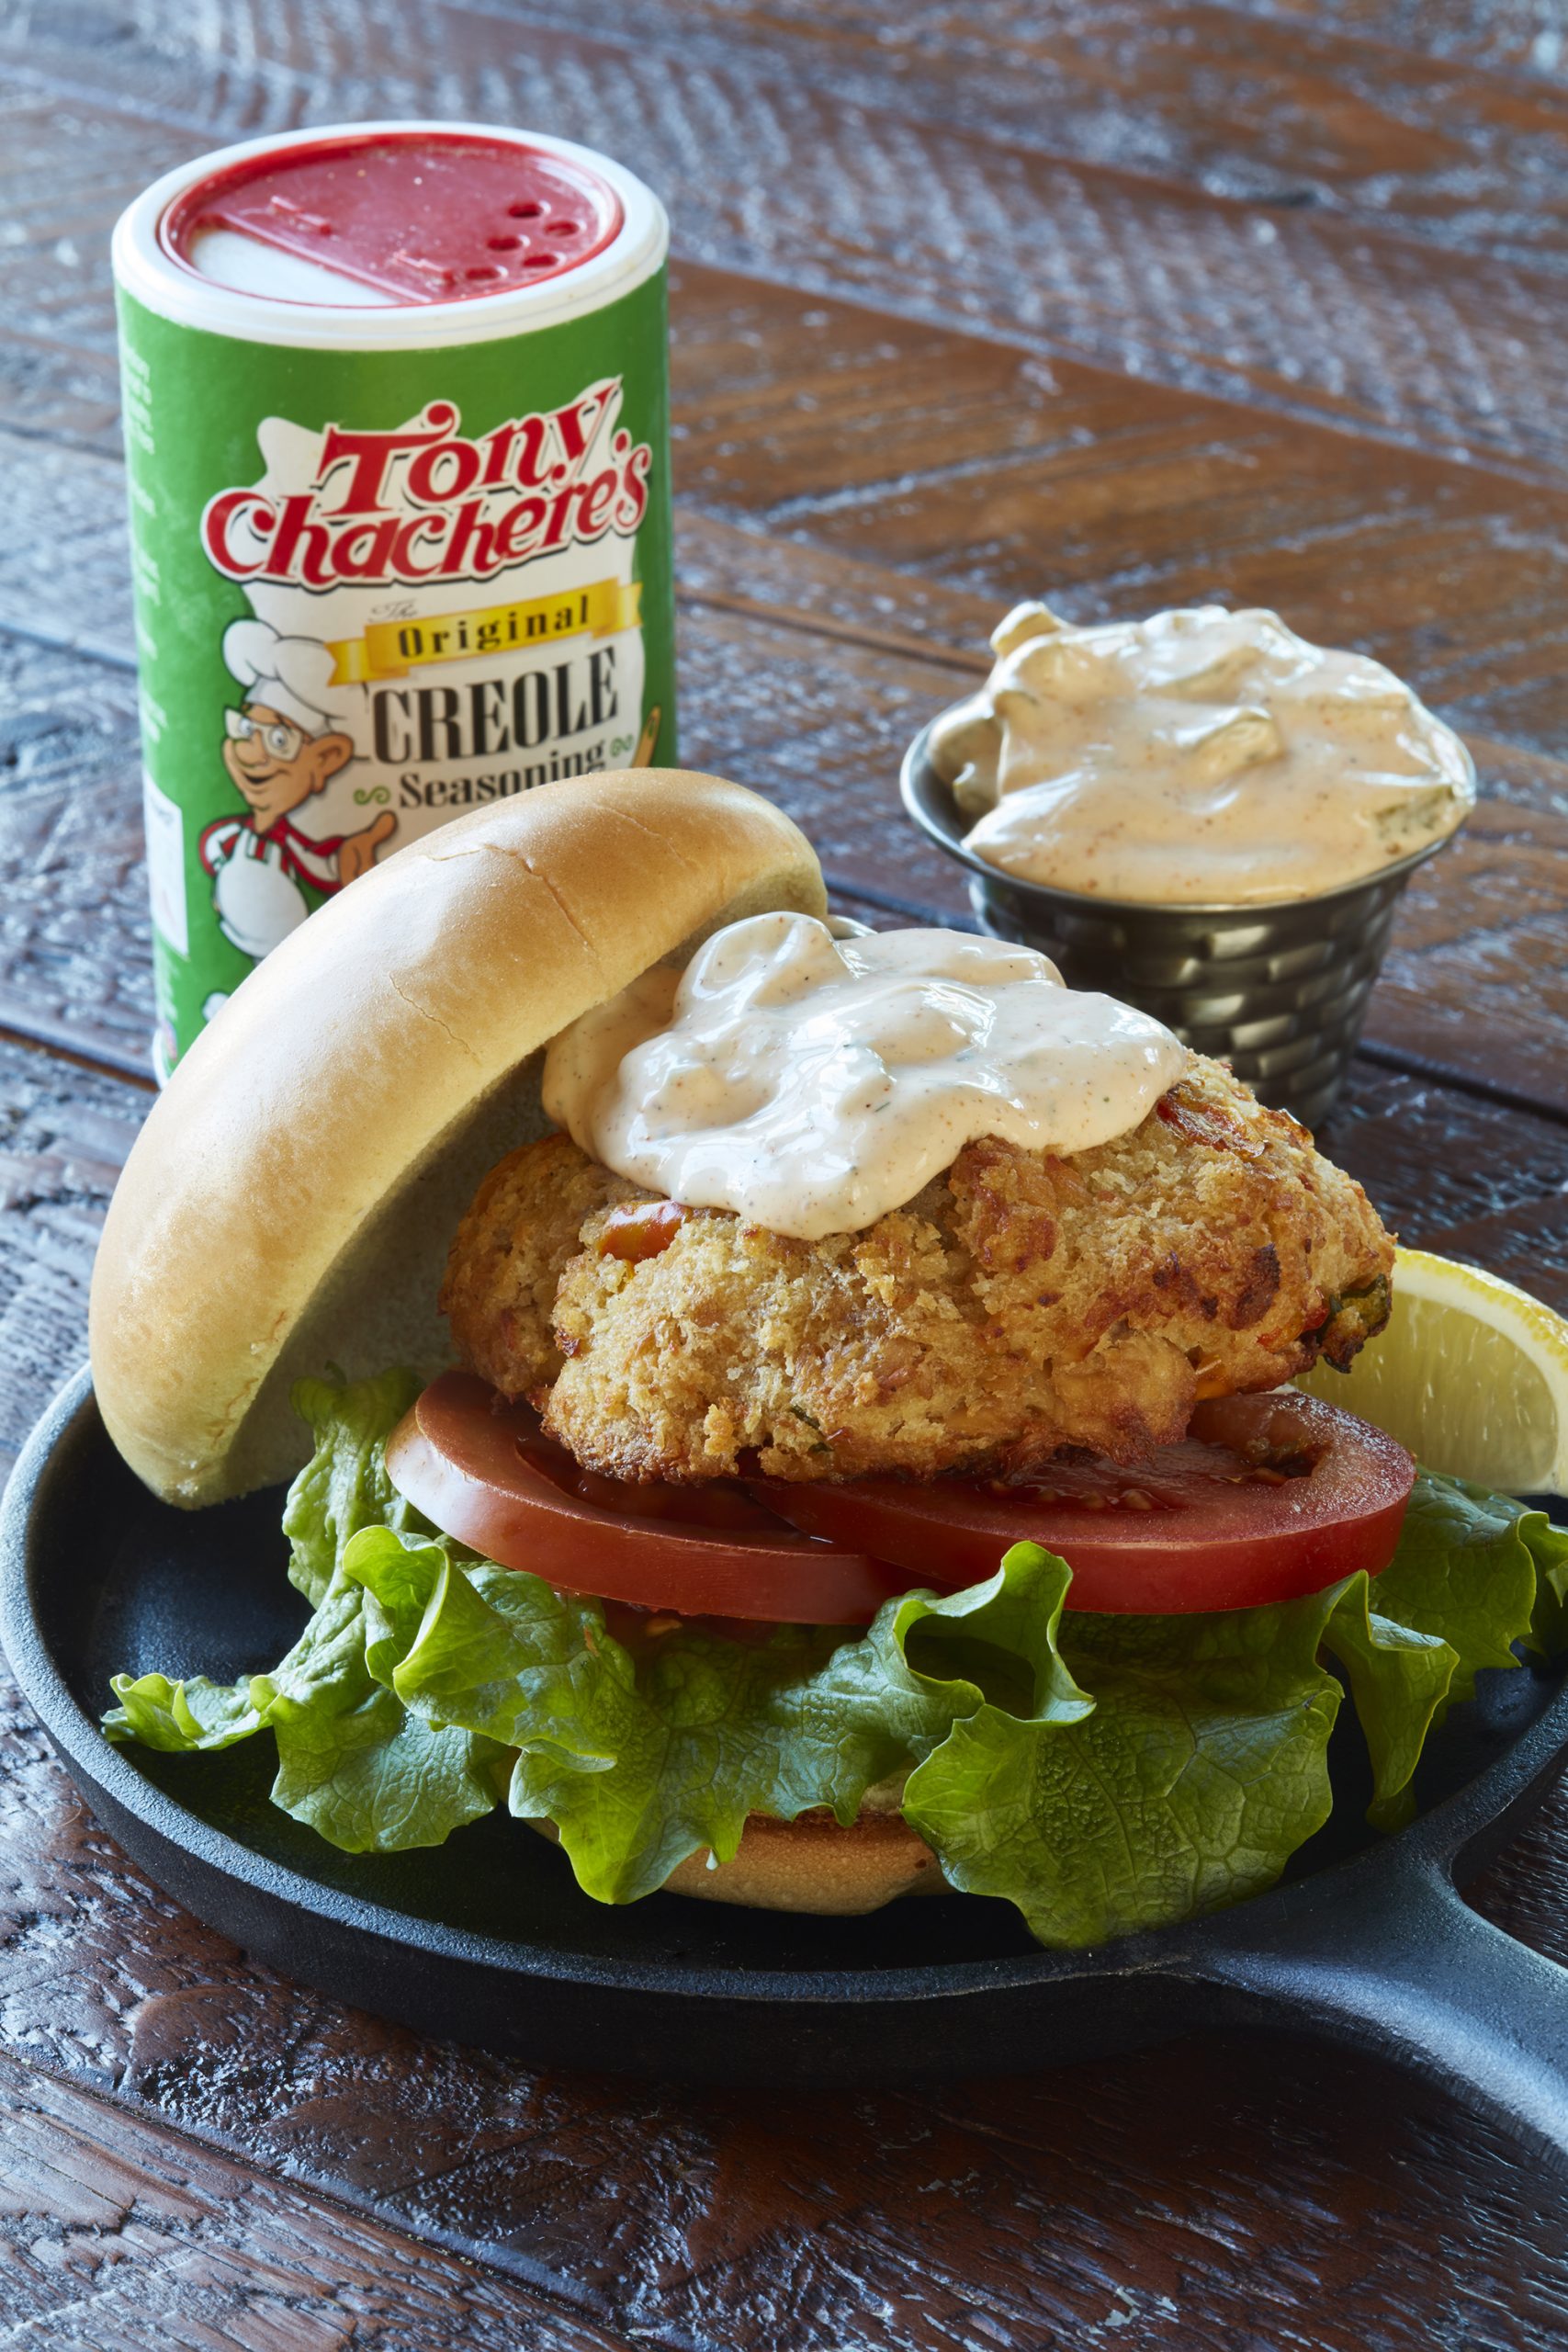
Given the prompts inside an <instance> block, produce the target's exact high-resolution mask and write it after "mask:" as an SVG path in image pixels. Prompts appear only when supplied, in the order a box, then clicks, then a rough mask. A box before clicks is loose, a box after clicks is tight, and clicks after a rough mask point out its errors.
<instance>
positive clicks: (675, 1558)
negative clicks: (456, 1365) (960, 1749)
mask: <svg viewBox="0 0 1568 2352" xmlns="http://www.w3.org/2000/svg"><path fill="white" fill-rule="evenodd" d="M387 1468H388V1470H389V1473H390V1475H391V1477H392V1480H393V1483H394V1484H395V1486H396V1487H398V1489H399V1492H400V1493H401V1494H404V1495H406V1496H407V1497H408V1498H409V1500H410V1502H412V1504H413V1505H414V1506H415V1508H416V1509H417V1510H422V1511H423V1513H424V1515H425V1517H426V1518H427V1519H429V1520H432V1521H434V1523H435V1525H436V1526H437V1527H439V1528H441V1529H443V1530H444V1531H445V1532H446V1534H448V1535H455V1536H456V1537H457V1540H458V1542H459V1543H461V1544H469V1545H471V1546H472V1548H473V1549H474V1550H475V1551H476V1552H482V1553H483V1554H484V1555H485V1556H486V1557H487V1559H491V1560H495V1561H498V1562H499V1563H500V1564H501V1566H502V1567H507V1568H523V1569H525V1570H526V1571H527V1573H528V1574H529V1575H530V1576H536V1577H544V1578H545V1579H546V1581H547V1583H549V1584H553V1585H557V1586H558V1587H560V1588H561V1589H563V1590H564V1591H567V1592H589V1593H593V1594H595V1595H597V1596H598V1597H599V1598H600V1599H602V1600H620V1601H626V1602H629V1603H630V1604H631V1605H632V1606H633V1607H635V1608H639V1609H654V1610H671V1611H675V1612H676V1613H678V1614H679V1615H681V1616H682V1617H731V1618H747V1619H750V1620H757V1619H764V1620H767V1621H770V1622H772V1623H784V1624H795V1625H865V1624H869V1623H870V1622H871V1620H872V1618H873V1617H874V1616H875V1614H876V1612H877V1611H878V1609H880V1608H881V1606H882V1603H883V1602H884V1601H885V1600H887V1599H888V1598H889V1596H890V1595H892V1594H894V1593H898V1592H903V1591H905V1590H906V1589H908V1582H909V1579H908V1577H907V1576H905V1575H903V1574H902V1573H901V1572H900V1571H899V1570H898V1569H897V1568H889V1567H887V1566H886V1565H885V1564H884V1563H883V1562H882V1561H880V1560H876V1559H873V1558H869V1557H868V1556H867V1555H866V1554H864V1553H863V1552H859V1551H854V1550H850V1549H844V1548H842V1547H840V1545H838V1544H836V1543H834V1542H833V1541H832V1540H831V1539H830V1538H829V1539H828V1540H826V1541H817V1540H815V1539H813V1538H812V1537H810V1536H807V1535H803V1534H802V1533H801V1532H799V1531H798V1530H797V1529H796V1528H794V1527H791V1526H789V1525H787V1524H786V1523H785V1522H784V1521H783V1520H781V1519H779V1518H778V1517H776V1516H775V1514H774V1513H773V1511H771V1510H767V1509H765V1508H764V1507H763V1506H762V1505H761V1504H759V1503H757V1502H755V1501H754V1500H753V1499H752V1498H751V1497H750V1495H749V1494H748V1493H747V1492H746V1490H745V1488H744V1487H740V1486H738V1485H732V1484H728V1483H725V1482H717V1483H716V1485H715V1486H712V1487H668V1486H631V1485H626V1484H623V1483H622V1482H621V1481H620V1480H619V1479H615V1478H601V1477H598V1476H595V1475H594V1474H593V1473H592V1471H585V1470H582V1469H580V1468H579V1466H578V1464H577V1463H576V1462H574V1461H573V1459H572V1457H571V1455H570V1453H568V1452H567V1451H566V1449H565V1447H564V1446H559V1445H554V1444H552V1443H551V1442H550V1441H549V1440H548V1439H547V1438H546V1437H544V1436H543V1435H542V1434H541V1432H540V1429H539V1422H538V1418H537V1416H536V1414H534V1413H532V1412H530V1411H529V1409H528V1408H527V1407H526V1406H525V1405H509V1404H507V1403H506V1401H505V1399H504V1398H503V1397H500V1396H498V1395H497V1393H496V1391H495V1390H494V1389H493V1388H491V1385H489V1383H488V1382H487V1381H483V1380H478V1379H476V1378H475V1377H474V1375H473V1374H471V1373H467V1372H447V1373H443V1374H442V1375H441V1377H440V1379H439V1380H436V1381H434V1382H433V1383H432V1385H431V1386H430V1387H428V1388H427V1389H426V1390H425V1391H424V1394H423V1396H422V1397H420V1398H419V1399H418V1401H417V1402H416V1403H415V1405H414V1407H413V1408H412V1411H411V1412H409V1413H407V1414H405V1415H404V1417H403V1419H402V1420H401V1421H400V1422H399V1424H398V1426H397V1428H396V1429H395V1430H393V1432H392V1434H391V1437H390V1438H389V1441H388V1443H387ZM993 1565H994V1563H993Z"/></svg>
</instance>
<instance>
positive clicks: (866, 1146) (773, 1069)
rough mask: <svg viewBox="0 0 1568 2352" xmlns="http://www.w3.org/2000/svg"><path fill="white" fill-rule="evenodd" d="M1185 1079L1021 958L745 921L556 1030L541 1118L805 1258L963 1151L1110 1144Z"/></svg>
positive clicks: (901, 935)
mask: <svg viewBox="0 0 1568 2352" xmlns="http://www.w3.org/2000/svg"><path fill="white" fill-rule="evenodd" d="M1190 1058H1191V1057H1190V1054H1189V1052H1188V1050H1187V1048H1186V1046H1183V1045H1181V1044H1180V1043H1179V1040H1178V1039H1177V1038H1176V1037H1174V1036H1173V1035H1171V1032H1170V1031H1169V1030H1168V1029H1167V1028H1165V1027H1164V1026H1163V1024H1162V1023H1159V1022H1157V1021H1155V1020H1151V1019H1150V1017H1149V1016H1148V1015H1147V1014H1146V1013H1143V1012H1134V1011H1133V1010H1132V1008H1131V1007H1130V1006H1128V1005H1124V1004H1118V1003H1117V1002H1116V1001H1115V999H1114V998H1112V997H1108V996H1097V995H1091V994H1089V993H1086V992H1081V991H1079V990H1077V989H1068V988H1066V986H1065V985H1064V984H1063V981H1062V978H1061V975H1060V973H1059V972H1058V971H1057V970H1056V967H1055V965H1054V964H1052V963H1051V962H1049V961H1048V959H1047V958H1046V957H1045V956H1040V955H1037V954H1036V953H1035V952H1034V950H1033V949H1032V948H1028V947H1013V946H1010V945H1007V944H1004V943H1003V942H1001V941H999V940H990V939H978V938H973V937H971V936H969V935H968V934H966V933H963V932H956V931H891V932H874V933H867V934H866V935H865V936H864V937H863V938H858V939H842V940H837V939H835V938H834V937H833V936H832V933H830V932H829V929H828V927H827V925H826V924H825V923H821V922H817V921H816V920H815V918H814V917H812V916H810V915H795V914H771V915H753V916H751V917H750V919H749V920H748V921H747V922H737V923H730V924H729V925H728V927H727V928H726V929H725V930H723V931H720V932H716V933H715V934H714V936H713V937H712V938H711V939H709V940H708V941H707V942H706V943H705V944H704V945H703V946H702V947H700V948H699V949H698V951H697V953H696V955H695V956H694V957H693V959H692V961H691V963H690V964H689V965H688V966H687V967H686V970H685V971H684V973H682V974H681V975H679V976H677V975H676V974H674V973H673V972H670V971H666V970H663V969H659V970H655V971H652V972H649V973H646V974H645V975H644V976H643V978H641V979H640V980H638V981H637V982H635V983H634V985H633V986H632V987H631V988H630V989H626V990H625V991H623V993H622V994H621V995H620V996H618V997H615V998H613V999H612V1000H611V1001H610V1002H609V1003H608V1004H607V1005H604V1006H602V1007H601V1008H600V1009H599V1010H598V1011H596V1012H591V1013H587V1014H585V1015H584V1016H583V1018H582V1019H581V1021H578V1022H575V1023H573V1024H572V1026H571V1027H570V1029H567V1030H564V1031H563V1032H562V1034H561V1035H559V1036H558V1037H557V1038H556V1039H555V1040H554V1042H553V1043H552V1044H551V1046H550V1047H549V1049H548V1051H547V1055H546V1057H545V1074H544V1102H545V1109H546V1111H547V1113H548V1114H549V1116H550V1117H551V1118H552V1119H554V1120H555V1122H556V1124H557V1125H558V1126H563V1127H565V1128H566V1129H567V1131H568V1132H569V1134H570V1136H572V1138H573V1140H574V1141H575V1142H576V1143H578V1144H579V1145H580V1146H581V1148H582V1149H583V1150H584V1151H586V1152H588V1153H589V1154H591V1156H592V1158H593V1159H597V1160H599V1161H601V1162H602V1164H603V1165H604V1166H605V1167H606V1168H612V1169H614V1170H615V1173H616V1174H617V1175H620V1176H625V1177H626V1178H628V1179H629V1180H630V1181H631V1182H634V1183H638V1184H646V1185H648V1186H649V1188H650V1189H651V1190H652V1191H655V1192H659V1193H665V1194H667V1195H668V1196H669V1197H670V1198H671V1200H675V1201H680V1202H682V1203H684V1204H686V1205H687V1206H688V1207H692V1208H719V1209H733V1210H734V1211H735V1213H736V1215H737V1216H741V1217H744V1218H745V1219H746V1220H747V1221H748V1222H749V1223H750V1224H754V1225H760V1226H765V1227H768V1228H769V1229H770V1230H771V1231H773V1232H774V1233H786V1234H793V1235H795V1236H796V1237H797V1238H799V1239H801V1240H803V1241H818V1240H820V1239H821V1238H822V1237H823V1235H824V1234H829V1233H857V1232H862V1231H863V1230H864V1228H865V1227H867V1226H871V1225H874V1224H875V1222H876V1220H877V1218H878V1217H880V1216H886V1214H887V1212H888V1211H889V1210H891V1209H897V1208H902V1207H903V1205H904V1204H905V1203H906V1202H908V1201H910V1200H913V1198H914V1196H915V1194H916V1193H918V1192H919V1190H920V1188H921V1186H922V1185H923V1184H926V1183H927V1182H930V1180H931V1177H933V1176H937V1175H940V1174H941V1172H942V1170H943V1169H945V1168H950V1167H951V1166H952V1165H953V1161H954V1160H955V1159H957V1157H958V1155H959V1153H960V1151H962V1149H963V1148H964V1145H965V1144H966V1143H970V1142H973V1141H974V1140H975V1139H976V1138H977V1137H978V1136H1000V1137H1001V1138H1002V1140H1003V1141H1004V1142H1008V1143H1013V1144H1019V1145H1021V1146H1023V1147H1025V1148H1029V1149H1032V1150H1036V1151H1054V1152H1062V1153H1067V1152H1075V1151H1087V1150H1088V1149H1089V1148H1090V1147H1091V1146H1093V1145H1095V1144H1101V1143H1110V1142H1111V1141H1112V1140H1113V1139H1114V1138H1115V1137H1116V1136H1121V1135H1125V1134H1126V1133H1127V1132H1128V1131H1129V1129H1131V1128H1133V1127H1135V1126H1137V1125H1138V1124H1139V1123H1140V1121H1141V1120H1143V1119H1144V1118H1145V1116H1146V1115H1147V1114H1148V1113H1149V1112H1150V1111H1151V1110H1152V1109H1153V1107H1154V1105H1155V1103H1156V1102H1157V1101H1158V1099H1159V1097H1160V1096H1161V1095H1162V1094H1163V1093H1164V1092H1165V1091H1166V1089H1167V1088H1168V1086H1169V1085H1171V1084H1172V1082H1173V1081H1174V1080H1176V1079H1178V1078H1179V1077H1180V1075H1181V1073H1182V1071H1183V1070H1184V1069H1186V1067H1187V1065H1188V1063H1189V1061H1190Z"/></svg>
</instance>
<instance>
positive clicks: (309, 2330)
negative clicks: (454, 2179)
mask: <svg viewBox="0 0 1568 2352" xmlns="http://www.w3.org/2000/svg"><path fill="white" fill-rule="evenodd" d="M0 2343H4V2344H5V2345H6V2346H7V2347H8V2348H9V2347H14V2348H15V2352H23V2347H25V2346H38V2347H39V2352H42V2347H44V2346H47V2347H49V2352H159V2347H164V2346H171V2345H172V2346H175V2347H196V2346H200V2347H202V2352H208V2347H210V2352H229V2347H233V2352H337V2347H339V2346H349V2345H363V2346H378V2347H380V2352H458V2347H459V2346H463V2347H472V2352H517V2348H518V2347H519V2346H522V2345H526V2346H528V2352H535V2347H537V2352H624V2343H623V2339H622V2338H621V2337H619V2336H613V2335H608V2334H606V2333H605V2331H604V2330H603V2329H602V2328H600V2327H598V2326H597V2325H595V2324H593V2323H592V2320H590V2319H588V2318H586V2317H584V2316H583V2315H582V2314H581V2313H575V2312H570V2311H566V2310H562V2309H559V2308H557V2307H552V2306H551V2305H550V2304H548V2303H547V2302H546V2301H544V2299H543V2298H542V2297H540V2296H537V2295H534V2294H530V2293H528V2292H527V2291H526V2290H524V2289H522V2288H520V2287H519V2286H518V2285H517V2284H516V2282H515V2281H513V2280H509V2279H504V2278H497V2277H495V2276H493V2275H487V2274H486V2273H485V2272H484V2271H482V2270H479V2269H478V2268H477V2267H475V2266H474V2265H473V2264H472V2263H470V2262H465V2261H464V2260H462V2259H461V2258H460V2257H459V2256H454V2255H450V2254H446V2253H445V2252H444V2251H443V2250H442V2249H441V2248H440V2247H438V2246H434V2245H431V2244H430V2243H429V2242H428V2240H424V2239H412V2238H410V2237H407V2236H404V2235H402V2234H401V2233H399V2232H397V2231H394V2230H390V2229H388V2228H386V2227H384V2226H382V2225H380V2224H378V2222H375V2221H374V2220H372V2219H370V2218H369V2217H367V2216H366V2215H364V2214H362V2213H353V2212H347V2211H344V2210H342V2209H341V2208H340V2207H338V2206H336V2205H334V2204H333V2203H332V2202H330V2201H329V2200H328V2199H325V2198H323V2197H321V2196H320V2195H313V2194H312V2193H311V2192H310V2190H308V2189H305V2188H300V2187H299V2186H296V2185H292V2184H288V2185H286V2184H283V2183H280V2182H276V2181H273V2180H269V2179H267V2178H266V2177H265V2176H264V2175H260V2174H258V2173H257V2172H256V2171H255V2170H254V2168H252V2167H250V2166H247V2165H241V2164H239V2163H236V2162H234V2161H233V2160H231V2159H230V2158H226V2157H225V2156H223V2155H222V2154H220V2153H218V2152H217V2151H216V2150H214V2149H211V2148H208V2147H198V2146H197V2145H195V2144H193V2143H192V2141H191V2140H190V2139H189V2138H188V2137H185V2136H180V2135H176V2134H175V2133H173V2132H171V2131H168V2130H166V2129H164V2128H162V2127H160V2126H159V2125H157V2124H155V2123H153V2122H152V2121H151V2120H147V2119H145V2118H142V2117H139V2116H135V2115H132V2114H129V2113H127V2112H126V2110H125V2109H124V2108H123V2107H121V2108H119V2109H114V2110H112V2111H111V2110H109V2109H106V2108H105V2106H104V2104H103V2102H102V2101H101V2100H99V2099H96V2098H92V2097H91V2096H90V2095H88V2094H86V2093H85V2092H84V2091H82V2090H81V2089H79V2088H76V2087H73V2086H70V2085H68V2084H65V2083H62V2082H60V2081H58V2080H51V2079H50V2078H48V2077H47V2076H44V2075H39V2074H38V2073H37V2072H36V2071H33V2070H30V2069H28V2068H26V2067H24V2066H21V2065H18V2064H17V2062H16V2061H15V2060H14V2059H12V2058H9V2057H0Z"/></svg>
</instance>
